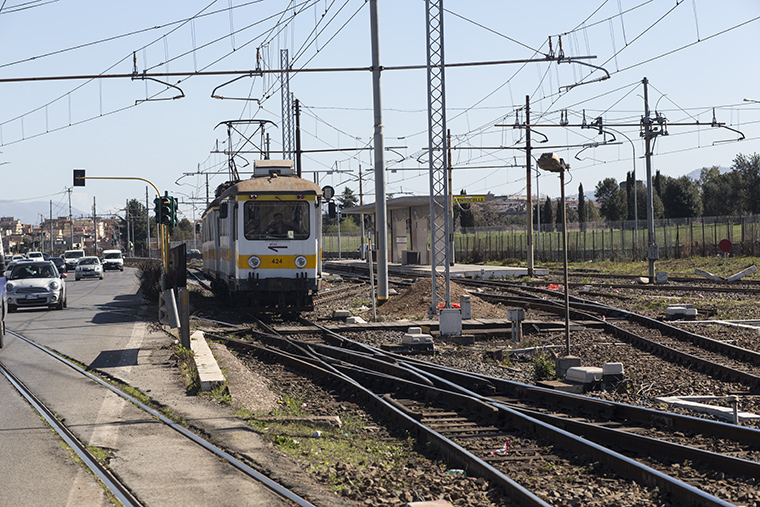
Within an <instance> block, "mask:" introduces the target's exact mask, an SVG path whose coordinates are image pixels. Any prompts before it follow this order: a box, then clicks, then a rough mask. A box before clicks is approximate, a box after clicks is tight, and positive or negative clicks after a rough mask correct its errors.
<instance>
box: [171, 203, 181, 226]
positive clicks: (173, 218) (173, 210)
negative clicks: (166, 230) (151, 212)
mask: <svg viewBox="0 0 760 507" xmlns="http://www.w3.org/2000/svg"><path fill="white" fill-rule="evenodd" d="M169 201H170V202H169V204H170V207H171V213H170V214H169V225H170V226H171V227H176V226H177V223H178V221H177V211H178V210H177V208H178V204H179V202H178V201H177V198H176V197H169Z"/></svg>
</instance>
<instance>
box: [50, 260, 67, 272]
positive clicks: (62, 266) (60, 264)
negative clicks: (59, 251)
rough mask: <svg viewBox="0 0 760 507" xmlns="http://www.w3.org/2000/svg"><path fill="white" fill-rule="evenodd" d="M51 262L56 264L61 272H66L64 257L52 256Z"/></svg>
mask: <svg viewBox="0 0 760 507" xmlns="http://www.w3.org/2000/svg"><path fill="white" fill-rule="evenodd" d="M50 262H52V263H53V264H55V267H56V268H58V272H59V273H65V272H66V271H67V270H66V261H65V260H63V257H51V258H50Z"/></svg>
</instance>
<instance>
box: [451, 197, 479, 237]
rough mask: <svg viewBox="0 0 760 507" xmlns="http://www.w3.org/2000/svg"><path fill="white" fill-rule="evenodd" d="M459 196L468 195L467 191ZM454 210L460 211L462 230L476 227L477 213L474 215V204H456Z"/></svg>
mask: <svg viewBox="0 0 760 507" xmlns="http://www.w3.org/2000/svg"><path fill="white" fill-rule="evenodd" d="M459 195H467V191H465V190H464V189H463V190H461V191H460V192H459ZM454 208H457V209H458V213H459V226H460V227H461V228H462V229H467V228H468V227H475V213H473V209H472V203H470V202H468V203H460V204H458V205H457V204H455V205H454Z"/></svg>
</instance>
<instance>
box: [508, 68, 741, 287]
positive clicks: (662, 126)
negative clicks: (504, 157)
mask: <svg viewBox="0 0 760 507" xmlns="http://www.w3.org/2000/svg"><path fill="white" fill-rule="evenodd" d="M641 83H642V84H643V86H644V115H643V116H642V117H641V121H639V122H638V123H604V120H603V119H602V117H601V116H599V117H597V118H595V119H594V120H593V121H591V122H590V123H589V122H586V118H585V113H584V118H583V122H582V123H580V124H571V123H569V122H568V121H567V116H566V113H564V112H563V113H562V115H561V116H562V119H561V120H560V122H559V124H553V123H547V124H531V123H530V117H529V116H528V115H527V114H526V122H525V123H524V124H522V125H521V124H519V123H516V124H515V125H496V126H497V127H510V126H511V127H513V128H524V129H526V132H528V133H529V132H530V129H531V128H533V127H541V128H551V127H561V128H568V127H572V128H581V129H595V130H598V132H599V134H609V135H611V136H612V140H610V141H607V140H606V138H605V141H604V142H603V143H595V144H596V145H597V146H601V145H604V144H613V142H614V141H615V134H613V133H611V132H608V131H607V130H605V129H606V128H611V127H639V128H640V132H639V135H640V136H641V137H642V138H643V139H644V142H645V153H644V156H645V158H646V169H647V232H648V249H647V258H648V261H649V282H650V283H654V282H655V274H656V273H655V261H656V260H658V259H659V247H658V245H657V238H656V236H655V231H654V195H653V193H652V192H653V186H652V150H653V145H654V141H655V140H656V138H657V136H660V135H668V126H671V127H685V126H710V127H713V128H724V129H727V130H730V131H732V132H736V133H737V134H739V135H740V137H739V138H738V139H735V141H741V140H743V139H744V134H743V133H742V132H740V131H738V130H736V129H733V128H731V127H729V126H727V125H726V124H725V123H721V122H718V121H717V119H716V118H715V115H714V114H713V119H712V121H711V122H710V123H704V122H698V121H697V122H679V123H670V124H669V123H668V121H667V118H665V116H664V115H663V114H661V113H658V112H657V111H655V112H654V113H655V116H654V118H653V117H652V116H651V113H652V112H651V110H650V108H649V89H648V86H649V80H648V79H647V78H646V77H645V78H644V79H643V80H642V81H641ZM529 105H530V104H529V103H528V102H527V101H526V109H527V108H528V107H529ZM563 111H564V110H563ZM568 147H569V146H568ZM525 150H526V156H527V157H528V158H530V156H531V155H530V153H531V145H530V137H526V147H525ZM527 165H528V166H529V165H530V160H528V163H527ZM528 179H530V172H528ZM635 185H636V182H635V181H634V186H635ZM528 188H530V186H529V187H528ZM528 199H529V201H528V204H529V205H530V196H529V197H528ZM532 227H533V225H532V224H530V223H529V225H528V236H529V237H531V236H532V235H533V230H532ZM529 245H530V246H532V245H531V244H530V243H529ZM528 256H529V258H530V257H531V256H532V252H531V253H529V254H528Z"/></svg>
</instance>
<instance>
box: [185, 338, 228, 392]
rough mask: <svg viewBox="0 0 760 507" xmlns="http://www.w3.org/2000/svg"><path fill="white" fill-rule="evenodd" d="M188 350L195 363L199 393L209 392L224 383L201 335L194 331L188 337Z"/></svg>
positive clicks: (222, 376) (212, 355)
mask: <svg viewBox="0 0 760 507" xmlns="http://www.w3.org/2000/svg"><path fill="white" fill-rule="evenodd" d="M190 348H191V349H192V351H193V361H194V362H195V369H196V370H197V371H198V380H199V381H200V383H201V391H210V390H211V389H213V388H214V386H216V385H217V384H221V383H224V381H225V378H224V375H223V374H222V370H221V369H220V368H219V365H218V364H217V363H216V359H215V358H214V354H212V353H211V349H210V348H209V346H208V344H207V343H206V338H204V336H203V333H201V332H200V331H194V332H193V334H191V335H190Z"/></svg>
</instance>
